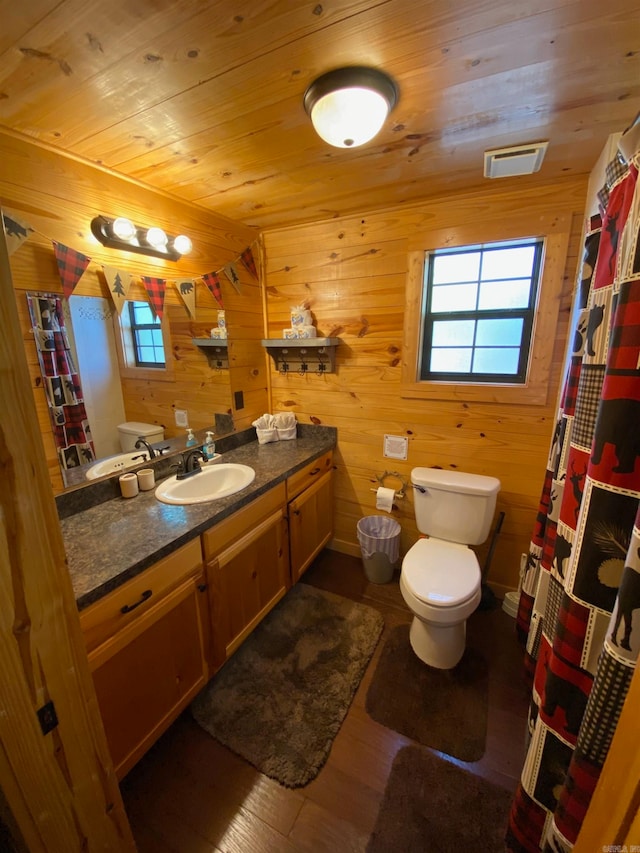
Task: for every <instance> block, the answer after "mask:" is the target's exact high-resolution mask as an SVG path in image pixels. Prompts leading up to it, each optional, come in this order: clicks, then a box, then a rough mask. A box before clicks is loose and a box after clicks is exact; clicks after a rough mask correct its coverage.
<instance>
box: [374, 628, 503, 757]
mask: <svg viewBox="0 0 640 853" xmlns="http://www.w3.org/2000/svg"><path fill="white" fill-rule="evenodd" d="M488 697H489V670H488V667H487V663H486V661H485V659H484V658H483V657H482V655H481V654H480V653H479V652H477V651H475V650H474V649H470V648H467V649H466V650H465V653H464V655H463V657H462V660H461V661H460V663H459V664H458V665H457V666H456V667H454V668H453V669H449V670H439V669H433V668H432V667H429V666H427V665H426V664H424V663H423V662H422V661H421V660H420V659H419V658H418V657H417V656H416V654H415V652H414V651H413V649H412V648H411V643H410V641H409V625H399V626H398V627H397V628H394V629H393V631H392V632H391V634H390V636H389V639H388V640H387V642H386V643H385V646H384V648H383V650H382V654H381V655H380V659H379V660H378V664H377V666H376V670H375V672H374V674H373V678H372V679H371V684H370V685H369V690H368V692H367V701H366V709H367V713H368V714H369V716H371V717H372V718H373V719H374V720H376V722H378V723H382V725H383V726H386V727H387V728H389V729H393V730H394V731H396V732H399V733H400V734H402V735H406V736H407V737H410V738H411V739H412V740H417V741H418V743H421V744H424V746H430V747H431V748H432V749H437V750H439V751H440V752H446V753H447V755H452V756H453V757H454V758H459V759H460V760H461V761H478V760H479V759H480V758H482V756H483V755H484V751H485V743H486V737H487V714H488V705H489V698H488Z"/></svg>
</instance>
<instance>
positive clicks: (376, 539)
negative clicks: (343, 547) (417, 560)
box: [358, 515, 400, 583]
mask: <svg viewBox="0 0 640 853" xmlns="http://www.w3.org/2000/svg"><path fill="white" fill-rule="evenodd" d="M358 542H359V543H360V548H361V550H362V563H363V565H364V573H365V575H366V576H367V579H368V580H370V581H371V582H372V583H389V581H390V580H391V578H392V577H393V570H394V569H395V567H396V566H397V565H398V557H399V556H400V525H399V524H398V522H397V521H396V520H395V518H389V516H387V515H367V516H366V517H365V518H361V519H360V521H359V522H358Z"/></svg>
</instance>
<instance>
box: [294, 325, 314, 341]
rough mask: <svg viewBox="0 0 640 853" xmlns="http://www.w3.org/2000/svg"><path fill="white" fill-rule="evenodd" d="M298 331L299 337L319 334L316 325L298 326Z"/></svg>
mask: <svg viewBox="0 0 640 853" xmlns="http://www.w3.org/2000/svg"><path fill="white" fill-rule="evenodd" d="M297 332H298V335H297V336H298V337H299V338H315V337H316V335H317V331H316V327H315V326H298V328H297Z"/></svg>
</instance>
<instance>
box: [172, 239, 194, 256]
mask: <svg viewBox="0 0 640 853" xmlns="http://www.w3.org/2000/svg"><path fill="white" fill-rule="evenodd" d="M173 248H174V249H175V250H176V252H180V254H181V255H188V254H189V252H190V251H191V249H192V248H193V243H192V242H191V240H190V239H189V238H188V237H187V235H186V234H178V236H177V237H176V238H175V240H174V241H173Z"/></svg>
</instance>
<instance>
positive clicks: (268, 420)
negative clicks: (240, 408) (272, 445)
mask: <svg viewBox="0 0 640 853" xmlns="http://www.w3.org/2000/svg"><path fill="white" fill-rule="evenodd" d="M252 426H254V427H255V428H256V429H275V428H276V420H275V416H274V415H270V414H269V413H268V412H266V413H265V414H264V415H260V417H259V418H258V420H256V421H254V422H253V424H252Z"/></svg>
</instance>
